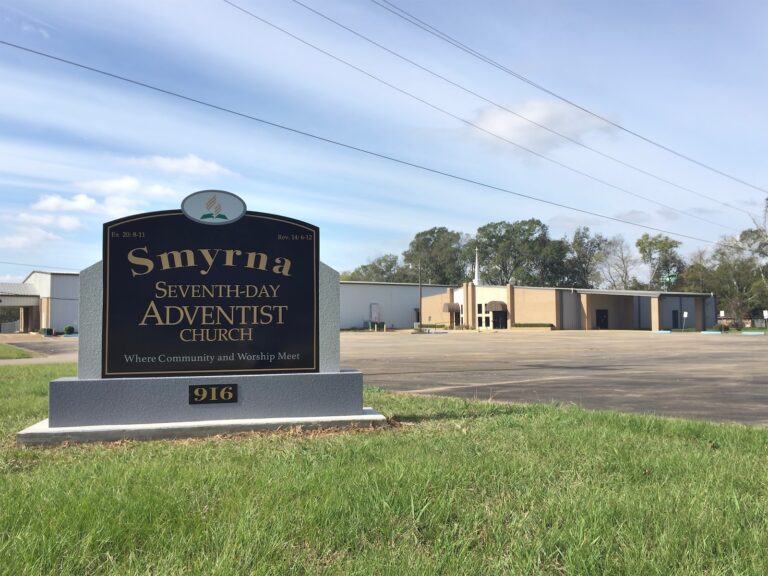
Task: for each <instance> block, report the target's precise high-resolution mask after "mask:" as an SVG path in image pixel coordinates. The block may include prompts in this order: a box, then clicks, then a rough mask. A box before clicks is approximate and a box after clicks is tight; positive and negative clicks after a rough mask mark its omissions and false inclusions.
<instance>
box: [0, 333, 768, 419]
mask: <svg viewBox="0 0 768 576" xmlns="http://www.w3.org/2000/svg"><path fill="white" fill-rule="evenodd" d="M2 336H3V337H2V338H0V341H3V342H6V343H9V344H11V343H12V344H15V345H16V346H20V347H23V348H26V349H28V350H32V351H33V352H35V353H37V354H39V356H37V357H35V358H30V359H26V360H2V361H0V369H1V368H2V365H4V364H21V363H35V364H37V363H43V362H76V361H77V338H63V337H57V338H41V337H39V336H32V335H5V334H4V335H2ZM766 352H768V336H742V335H739V334H726V335H704V334H699V333H686V334H680V333H673V334H657V333H651V332H629V331H594V332H584V331H562V332H517V331H515V332H503V331H498V332H473V331H467V332H450V333H446V334H411V333H410V332H409V331H396V332H387V333H375V332H342V333H341V365H342V366H343V367H345V368H357V369H360V370H362V371H363V374H364V381H365V383H366V384H367V385H369V386H378V387H381V388H385V389H388V390H393V391H398V392H408V393H413V394H429V395H445V396H458V397H462V398H472V399H479V400H489V399H492V400H497V401H502V402H525V403H530V402H562V403H575V404H578V405H580V406H583V407H585V408H590V409H608V410H621V411H626V412H640V413H652V414H658V415H664V416H676V417H683V418H697V419H704V420H712V421H722V422H741V423H744V424H750V425H758V426H768V363H766V359H767V358H768V354H766Z"/></svg>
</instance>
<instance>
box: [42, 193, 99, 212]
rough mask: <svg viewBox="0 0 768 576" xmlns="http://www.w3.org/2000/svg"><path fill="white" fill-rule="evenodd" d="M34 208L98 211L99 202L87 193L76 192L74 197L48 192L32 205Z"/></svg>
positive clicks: (64, 210)
mask: <svg viewBox="0 0 768 576" xmlns="http://www.w3.org/2000/svg"><path fill="white" fill-rule="evenodd" d="M32 209H33V210H44V211H47V212H60V211H63V212H97V211H98V202H96V200H95V199H94V198H91V197H90V196H88V195H87V194H75V195H74V196H73V197H72V198H64V197H63V196H60V195H58V194H46V195H45V196H43V197H42V198H40V200H38V201H37V202H35V203H34V204H33V205H32Z"/></svg>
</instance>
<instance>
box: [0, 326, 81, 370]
mask: <svg viewBox="0 0 768 576" xmlns="http://www.w3.org/2000/svg"><path fill="white" fill-rule="evenodd" d="M0 342H3V343H5V344H13V345H14V346H17V347H18V348H24V349H25V350H29V351H30V352H33V353H34V354H35V357H34V358H20V359H18V360H0V367H2V366H3V365H9V364H48V363H51V362H77V343H78V342H77V337H76V336H74V337H70V336H51V337H43V336H38V335H37V334H0Z"/></svg>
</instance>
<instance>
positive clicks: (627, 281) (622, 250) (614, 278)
mask: <svg viewBox="0 0 768 576" xmlns="http://www.w3.org/2000/svg"><path fill="white" fill-rule="evenodd" d="M604 254H605V258H604V259H603V261H602V262H601V263H600V276H601V279H602V281H601V285H602V286H604V287H605V288H608V289H609V290H630V289H633V288H636V287H637V286H638V284H639V282H638V280H637V278H636V277H635V270H636V269H637V264H638V262H639V260H638V258H637V256H635V255H634V254H633V253H632V248H630V246H629V244H627V242H626V240H624V238H623V237H621V236H614V237H613V238H611V239H609V240H607V241H606V243H605V247H604Z"/></svg>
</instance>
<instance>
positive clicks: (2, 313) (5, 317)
mask: <svg viewBox="0 0 768 576" xmlns="http://www.w3.org/2000/svg"><path fill="white" fill-rule="evenodd" d="M19 311H20V308H18V307H14V308H0V323H1V322H16V320H18V319H19Z"/></svg>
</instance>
